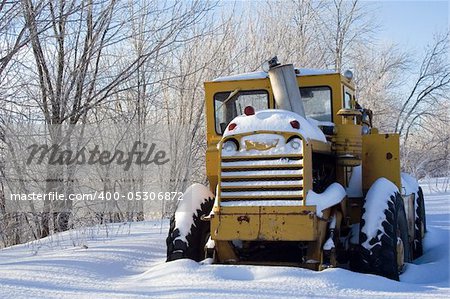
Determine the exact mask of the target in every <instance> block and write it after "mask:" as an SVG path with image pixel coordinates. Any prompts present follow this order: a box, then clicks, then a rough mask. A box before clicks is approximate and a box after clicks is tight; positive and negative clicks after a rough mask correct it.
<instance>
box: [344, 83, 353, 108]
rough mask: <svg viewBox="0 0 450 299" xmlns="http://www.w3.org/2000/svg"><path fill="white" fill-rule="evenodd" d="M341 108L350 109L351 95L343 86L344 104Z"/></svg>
mask: <svg viewBox="0 0 450 299" xmlns="http://www.w3.org/2000/svg"><path fill="white" fill-rule="evenodd" d="M343 104H344V105H343V107H344V108H345V109H350V108H352V94H351V93H350V90H349V89H348V88H347V87H346V86H344V103H343Z"/></svg>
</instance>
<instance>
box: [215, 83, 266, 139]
mask: <svg viewBox="0 0 450 299" xmlns="http://www.w3.org/2000/svg"><path fill="white" fill-rule="evenodd" d="M247 106H252V107H253V108H254V109H255V111H259V110H264V109H268V108H269V93H268V92H267V91H266V90H248V91H239V90H235V91H227V92H219V93H216V94H215V95H214V109H215V118H216V124H215V125H216V132H217V134H223V132H224V131H225V129H226V127H227V126H228V124H229V123H230V121H232V120H233V118H235V117H236V116H238V115H242V114H243V113H244V108H245V107H247Z"/></svg>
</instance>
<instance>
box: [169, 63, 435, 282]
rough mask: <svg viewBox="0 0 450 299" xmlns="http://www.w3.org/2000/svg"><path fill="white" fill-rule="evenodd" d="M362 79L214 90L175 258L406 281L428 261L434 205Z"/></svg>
mask: <svg viewBox="0 0 450 299" xmlns="http://www.w3.org/2000/svg"><path fill="white" fill-rule="evenodd" d="M352 77H353V74H352V72H351V71H346V72H345V73H344V74H343V75H342V74H340V73H337V72H333V71H324V70H311V69H296V68H294V66H293V65H291V64H285V65H281V64H280V63H279V62H278V60H277V59H276V57H274V58H273V59H271V60H269V61H268V62H267V69H266V71H260V72H254V73H246V74H240V75H234V76H229V77H222V78H217V79H215V80H213V81H211V82H206V83H205V105H206V118H207V122H206V130H207V151H206V174H207V177H208V180H209V188H207V187H205V186H202V185H199V184H194V185H192V186H191V187H189V188H188V189H187V190H186V192H185V193H184V197H183V200H182V201H180V202H179V204H178V207H177V210H176V212H175V214H174V216H173V217H172V219H171V222H170V229H169V234H168V237H167V240H166V241H167V261H172V260H176V259H180V258H190V259H193V260H196V261H200V260H203V259H204V258H211V259H212V262H213V263H224V264H263V265H288V266H298V267H304V268H309V269H313V270H322V269H326V268H329V267H344V268H349V269H351V270H354V271H358V272H363V273H373V274H378V275H382V276H385V277H388V278H391V279H396V280H398V279H399V274H400V273H402V271H404V269H405V263H407V262H410V261H412V260H413V259H415V258H417V257H419V256H420V255H422V251H423V250H422V240H423V237H424V233H425V230H426V228H425V207H424V199H423V194H422V190H421V188H420V187H419V185H418V183H417V181H416V180H415V179H414V178H413V177H411V176H409V175H408V174H405V173H401V171H400V160H399V157H400V154H399V151H400V150H399V136H398V135H397V134H390V133H379V131H378V129H376V128H375V127H373V126H372V112H371V111H370V110H368V109H365V108H362V107H361V106H360V105H359V104H358V102H357V100H356V98H355V86H354V84H353V82H352Z"/></svg>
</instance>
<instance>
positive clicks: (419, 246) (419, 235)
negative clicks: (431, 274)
mask: <svg viewBox="0 0 450 299" xmlns="http://www.w3.org/2000/svg"><path fill="white" fill-rule="evenodd" d="M417 194H418V197H417V201H416V219H415V223H414V244H413V247H414V249H413V258H414V259H416V258H418V257H421V256H422V255H423V235H424V234H425V232H426V222H425V221H426V220H425V219H426V218H425V202H424V198H423V191H422V188H420V187H419V191H418V192H417Z"/></svg>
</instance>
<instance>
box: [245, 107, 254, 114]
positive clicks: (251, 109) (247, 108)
mask: <svg viewBox="0 0 450 299" xmlns="http://www.w3.org/2000/svg"><path fill="white" fill-rule="evenodd" d="M244 114H245V115H247V116H249V115H254V114H255V109H254V108H253V107H252V106H247V107H245V108H244Z"/></svg>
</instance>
